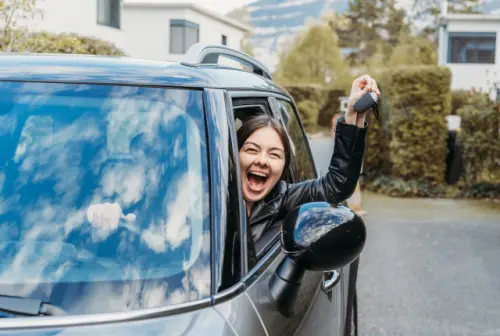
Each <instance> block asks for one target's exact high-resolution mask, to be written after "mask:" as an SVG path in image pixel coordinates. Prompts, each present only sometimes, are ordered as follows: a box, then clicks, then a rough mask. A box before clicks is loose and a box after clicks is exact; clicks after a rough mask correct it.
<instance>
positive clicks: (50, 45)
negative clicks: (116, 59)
mask: <svg viewBox="0 0 500 336" xmlns="http://www.w3.org/2000/svg"><path fill="white" fill-rule="evenodd" d="M16 35H17V36H16V38H15V40H14V42H13V43H12V49H11V51H12V52H30V53H62V54H88V55H107V56H124V55H125V53H124V52H123V51H122V50H120V49H119V48H117V47H116V46H115V45H113V44H112V43H110V42H107V41H103V40H100V39H97V38H93V37H87V36H80V35H77V34H73V33H64V34H53V33H48V32H41V33H31V34H29V35H24V34H23V33H21V32H18V33H17V34H16ZM4 37H5V36H4ZM9 43H10V40H9V37H5V38H3V39H0V50H2V51H4V50H6V48H7V46H8V45H9Z"/></svg>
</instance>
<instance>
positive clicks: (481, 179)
mask: <svg viewBox="0 0 500 336" xmlns="http://www.w3.org/2000/svg"><path fill="white" fill-rule="evenodd" d="M458 114H459V115H460V117H461V119H462V121H461V131H460V134H459V135H460V138H461V141H462V144H463V152H464V165H465V176H464V180H465V183H466V184H467V185H468V186H473V185H475V184H478V183H500V111H499V110H498V107H497V106H496V105H495V103H494V102H492V101H491V100H490V99H489V98H488V96H487V95H484V94H474V95H473V96H471V97H470V98H469V99H468V100H467V103H466V104H465V105H464V106H462V107H461V108H459V109H458Z"/></svg>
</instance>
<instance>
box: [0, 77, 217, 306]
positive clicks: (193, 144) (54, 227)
mask: <svg viewBox="0 0 500 336" xmlns="http://www.w3.org/2000/svg"><path fill="white" fill-rule="evenodd" d="M204 139H206V136H205V124H204V111H203V92H202V91H196V90H183V89H159V88H145V87H126V86H105V85H76V84H51V83H16V82H9V83H6V82H3V83H0V148H1V151H0V294H1V295H22V296H25V297H31V298H34V299H41V300H43V301H45V302H50V303H52V304H54V305H57V306H60V307H62V308H63V309H64V310H65V311H67V312H68V313H70V314H84V313H110V312H119V311H124V310H130V309H142V308H151V307H157V306H160V305H168V304H175V303H183V302H186V301H191V300H196V299H200V298H203V297H206V296H209V295H210V290H209V289H210V282H209V280H208V279H210V243H209V241H210V239H209V234H210V232H209V218H208V217H209V216H208V211H207V210H208V204H209V199H208V197H209V196H208V195H209V193H208V173H207V149H206V145H205V141H204Z"/></svg>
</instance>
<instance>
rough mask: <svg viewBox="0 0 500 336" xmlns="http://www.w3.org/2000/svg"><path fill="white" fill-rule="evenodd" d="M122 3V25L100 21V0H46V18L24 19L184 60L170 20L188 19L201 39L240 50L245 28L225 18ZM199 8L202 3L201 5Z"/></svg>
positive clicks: (136, 53)
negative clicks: (173, 44) (174, 50)
mask: <svg viewBox="0 0 500 336" xmlns="http://www.w3.org/2000/svg"><path fill="white" fill-rule="evenodd" d="M133 2H134V0H125V1H123V3H122V5H121V6H122V7H121V14H120V17H121V19H120V21H121V26H120V28H119V29H117V28H114V27H108V26H105V25H101V24H98V23H97V0H43V1H39V2H38V8H40V9H41V10H42V12H43V18H36V19H30V20H27V21H25V22H23V23H24V24H25V25H26V26H27V27H28V29H29V30H31V31H48V32H52V33H70V32H71V33H77V34H80V35H84V36H89V37H96V38H100V39H102V40H105V41H108V42H111V43H113V44H115V45H116V46H117V47H118V48H120V49H122V50H123V51H124V52H125V53H126V54H127V56H130V57H134V58H144V59H152V60H172V61H178V60H181V59H182V57H183V54H170V47H169V46H170V20H171V19H181V20H187V21H190V22H193V23H196V24H198V25H199V42H202V43H210V44H222V35H223V34H224V35H226V37H227V45H228V46H229V47H232V48H235V49H237V50H240V44H241V40H242V38H243V35H244V30H243V29H242V28H241V27H238V25H233V24H230V23H228V22H223V21H224V20H225V18H222V19H221V18H220V17H218V14H215V13H206V12H205V11H204V10H201V9H198V10H196V9H192V8H191V7H189V5H187V4H184V5H182V4H181V5H165V4H164V3H159V4H153V5H151V4H139V5H138V4H137V3H135V4H134V3H133ZM198 8H199V7H198Z"/></svg>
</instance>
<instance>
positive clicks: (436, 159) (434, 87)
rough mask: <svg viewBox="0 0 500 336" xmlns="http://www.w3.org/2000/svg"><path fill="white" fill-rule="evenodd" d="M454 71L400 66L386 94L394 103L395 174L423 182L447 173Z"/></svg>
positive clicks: (391, 144)
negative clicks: (448, 122)
mask: <svg viewBox="0 0 500 336" xmlns="http://www.w3.org/2000/svg"><path fill="white" fill-rule="evenodd" d="M450 82H451V72H450V70H449V69H448V68H445V67H439V66H420V67H408V68H396V69H394V70H392V71H391V74H390V80H389V83H388V84H387V90H386V95H387V98H388V99H389V101H390V104H391V116H390V118H391V120H390V122H389V124H390V142H389V152H390V165H391V173H392V174H391V175H392V176H393V177H396V178H402V179H405V180H415V181H417V182H420V183H424V182H425V183H427V182H428V183H434V184H438V183H442V182H443V181H444V177H445V157H446V137H447V127H446V119H445V117H446V116H447V115H448V114H449V111H450V103H451V94H450Z"/></svg>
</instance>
